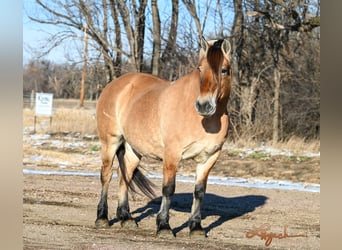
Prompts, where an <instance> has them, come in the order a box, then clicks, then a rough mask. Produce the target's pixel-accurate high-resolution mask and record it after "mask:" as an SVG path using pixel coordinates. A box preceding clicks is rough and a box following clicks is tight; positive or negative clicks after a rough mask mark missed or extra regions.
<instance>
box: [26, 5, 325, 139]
mask: <svg viewBox="0 0 342 250" xmlns="http://www.w3.org/2000/svg"><path fill="white" fill-rule="evenodd" d="M34 6H35V9H34V10H35V11H33V10H32V9H29V10H26V11H27V13H28V16H29V18H30V19H31V20H32V21H34V22H37V23H41V24H46V25H53V26H56V27H57V26H58V28H59V29H58V32H57V31H56V32H55V33H54V34H53V35H51V37H50V39H49V40H48V41H46V44H44V45H43V46H42V47H40V48H36V49H33V50H32V51H33V52H34V57H33V58H32V60H31V61H30V62H29V63H27V64H26V65H24V86H23V91H24V95H29V94H30V93H31V92H32V91H35V92H51V93H54V97H55V98H80V92H81V85H82V84H81V82H82V73H84V72H86V77H85V78H84V82H83V87H84V95H85V98H87V99H96V98H97V95H98V94H99V87H100V86H105V85H106V84H107V83H108V82H109V81H111V80H112V79H115V78H116V77H118V76H120V75H122V74H124V73H126V72H129V71H142V72H149V73H153V74H156V75H159V76H161V77H163V78H166V79H169V80H174V79H177V78H179V77H180V76H182V75H184V74H186V73H188V72H190V71H191V70H193V69H194V68H195V67H196V64H197V59H198V58H197V54H198V49H199V36H202V35H204V36H205V37H206V39H208V40H209V39H216V38H229V39H230V41H231V44H232V48H233V52H232V64H233V71H234V83H233V91H232V93H231V98H230V102H229V105H228V110H229V113H230V116H231V131H232V132H231V136H232V137H234V138H247V137H248V138H250V139H257V140H273V141H275V142H276V141H279V140H286V139H288V138H290V137H292V136H299V137H302V138H305V139H317V138H319V135H320V28H319V26H320V1H319V0H292V1H285V0H268V1H261V0H234V1H224V0H205V1H195V0H173V1H171V0H170V1H157V0H149V1H147V0H126V1H124V0H116V1H114V0H109V1H108V0H102V1H90V0H89V1H76V0H68V1H66V0H65V1H64V0H50V1H40V0H36V1H35V5H34ZM86 33H87V35H85V34H86ZM70 40H72V41H79V47H78V48H77V46H74V47H73V48H72V49H73V51H77V50H78V52H79V53H78V56H72V55H68V56H67V58H68V61H66V62H65V63H63V64H61V63H55V62H53V61H47V60H44V55H46V54H47V53H49V51H51V49H53V48H54V47H56V46H60V45H61V44H63V42H64V44H66V43H68V41H70ZM70 44H71V43H70ZM85 44H87V46H84V45H85ZM64 46H65V45H64ZM85 48H87V49H86V50H85ZM76 54H77V53H76ZM84 65H85V67H84Z"/></svg>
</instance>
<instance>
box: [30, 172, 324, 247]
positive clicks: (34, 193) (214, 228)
mask: <svg viewBox="0 0 342 250" xmlns="http://www.w3.org/2000/svg"><path fill="white" fill-rule="evenodd" d="M154 182H155V184H156V185H157V186H158V187H160V186H161V183H160V181H159V180H154ZM116 186H117V183H116V179H113V181H112V185H111V188H110V195H109V206H110V207H109V214H110V216H111V217H112V218H113V220H112V222H113V223H114V224H113V225H112V226H111V227H110V228H109V229H101V230H100V229H96V228H95V227H94V221H95V217H96V206H97V202H98V199H99V192H100V182H99V178H98V177H84V176H83V177H82V176H58V175H27V174H25V175H24V190H23V194H24V197H23V243H24V249H168V250H171V249H177V250H178V249H264V248H270V249H319V247H320V194H319V193H312V192H303V191H286V190H273V189H270V190H265V189H258V188H241V187H230V186H220V185H209V186H208V190H207V194H206V196H205V202H204V208H203V224H202V225H203V227H204V228H205V230H206V231H207V235H208V237H207V238H206V239H203V240H194V239H190V238H189V236H188V232H189V231H188V228H187V225H186V221H187V219H188V216H189V213H190V207H191V203H192V190H193V185H192V184H190V183H177V187H176V194H175V196H174V197H173V200H172V206H171V211H170V214H171V215H170V224H171V226H172V227H173V229H174V232H175V234H176V238H175V239H168V240H166V239H159V238H157V237H156V236H155V229H156V228H155V217H156V213H157V212H158V209H159V205H160V198H157V199H156V200H153V201H151V200H149V199H148V198H146V197H144V196H140V195H134V196H131V197H130V207H131V211H132V213H133V216H134V217H135V218H136V221H137V222H138V223H139V227H138V228H137V229H134V230H132V229H122V228H121V227H120V223H117V221H116V220H115V219H114V218H115V211H116V203H117V195H116V192H115V188H116ZM156 191H157V195H160V191H159V190H156ZM262 229H263V230H262ZM247 236H249V237H250V238H249V237H247ZM272 236H273V238H272ZM294 236H296V237H294ZM265 243H266V244H269V246H268V247H266V246H265Z"/></svg>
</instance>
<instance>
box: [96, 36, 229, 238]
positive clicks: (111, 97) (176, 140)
mask: <svg viewBox="0 0 342 250" xmlns="http://www.w3.org/2000/svg"><path fill="white" fill-rule="evenodd" d="M230 51H231V46H230V43H229V41H228V40H227V39H220V40H211V41H206V40H205V39H204V38H201V41H200V53H199V64H198V67H197V68H195V69H194V70H193V71H191V72H190V73H188V74H186V75H184V76H182V77H181V78H179V79H177V80H175V81H173V82H170V81H167V80H164V79H161V78H159V77H157V76H155V75H151V74H146V73H136V72H135V73H127V74H125V75H122V76H120V77H119V78H117V79H115V80H113V81H112V82H110V83H109V84H107V85H106V87H105V88H104V89H103V91H102V93H101V95H100V97H99V99H98V102H97V106H96V117H97V130H98V136H99V140H100V142H101V159H102V166H101V184H102V190H101V196H100V201H99V203H98V207H97V218H96V221H95V226H96V227H97V228H105V227H109V220H108V204H107V196H108V187H109V183H110V181H111V178H112V175H113V171H114V169H113V161H114V157H115V155H116V156H117V159H118V162H119V167H118V169H117V172H118V181H119V188H118V206H117V211H116V217H117V219H118V220H119V221H120V223H121V226H122V227H125V226H132V225H133V226H137V223H136V222H135V221H134V219H133V218H132V216H131V214H130V209H129V202H128V191H136V190H135V187H136V186H138V187H139V188H140V190H141V191H142V192H143V193H144V194H145V195H147V196H148V197H150V198H151V199H153V198H154V197H156V195H155V193H154V189H153V187H154V185H153V184H152V182H151V181H150V180H148V179H147V177H146V176H144V175H143V173H142V172H141V171H140V170H139V167H138V165H139V161H140V160H141V158H142V157H143V156H147V157H152V158H155V159H159V160H161V161H162V162H163V179H162V200H161V205H160V210H159V212H158V213H157V217H156V226H157V231H156V235H157V236H160V237H162V236H167V235H172V236H173V237H175V235H174V234H173V231H172V229H171V226H170V224H169V209H170V204H171V197H172V195H173V194H174V192H175V188H176V172H177V168H178V166H179V163H180V161H181V160H184V159H194V160H195V162H196V164H197V166H196V180H195V185H194V186H195V187H194V192H193V204H192V207H191V214H190V217H189V220H188V227H189V230H190V232H189V235H190V237H192V236H196V235H199V236H200V237H202V236H204V237H206V233H205V230H204V229H203V228H202V226H201V208H202V203H203V198H204V194H205V192H206V186H207V180H208V175H209V172H210V170H211V169H212V167H213V166H214V164H215V162H216V161H217V159H218V157H219V154H220V152H221V149H222V145H223V143H224V141H225V140H226V138H227V134H228V112H227V103H228V98H229V94H230V89H231V81H232V70H231V65H230Z"/></svg>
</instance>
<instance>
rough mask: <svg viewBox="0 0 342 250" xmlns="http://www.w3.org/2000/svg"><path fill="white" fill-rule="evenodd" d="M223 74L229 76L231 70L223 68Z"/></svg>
mask: <svg viewBox="0 0 342 250" xmlns="http://www.w3.org/2000/svg"><path fill="white" fill-rule="evenodd" d="M221 73H222V74H223V75H227V74H229V69H228V68H223V69H222V70H221Z"/></svg>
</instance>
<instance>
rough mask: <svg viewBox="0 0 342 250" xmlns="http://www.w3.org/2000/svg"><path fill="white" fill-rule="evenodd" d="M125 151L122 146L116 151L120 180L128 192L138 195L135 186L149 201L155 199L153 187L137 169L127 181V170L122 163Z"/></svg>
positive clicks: (123, 162)
mask: <svg viewBox="0 0 342 250" xmlns="http://www.w3.org/2000/svg"><path fill="white" fill-rule="evenodd" d="M125 151H126V150H125V146H124V145H123V144H122V145H121V146H120V147H119V148H118V150H117V151H116V155H117V157H118V161H119V167H120V171H121V176H122V179H123V180H124V182H125V183H126V185H127V187H128V188H129V190H130V191H132V192H134V193H138V192H137V190H136V186H137V187H138V188H139V189H140V190H141V192H143V194H145V195H146V196H147V197H149V198H150V199H154V198H156V194H155V192H154V189H153V188H154V187H155V185H154V184H153V183H152V182H151V181H150V180H149V179H147V178H146V176H145V175H144V174H143V173H142V172H141V171H140V170H139V167H137V168H136V169H135V170H134V172H133V177H132V180H131V181H129V180H128V179H127V174H126V173H127V168H126V164H125V161H124V155H125Z"/></svg>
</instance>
